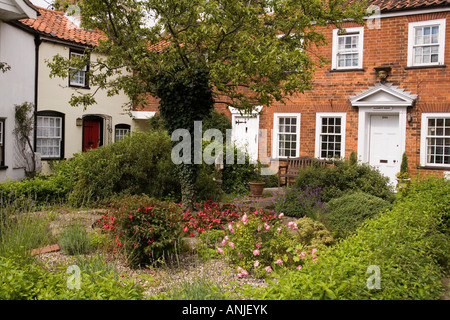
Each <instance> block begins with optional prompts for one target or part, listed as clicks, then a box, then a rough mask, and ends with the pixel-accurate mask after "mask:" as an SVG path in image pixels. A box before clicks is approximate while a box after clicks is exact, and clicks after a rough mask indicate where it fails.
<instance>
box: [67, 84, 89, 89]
mask: <svg viewBox="0 0 450 320" xmlns="http://www.w3.org/2000/svg"><path fill="white" fill-rule="evenodd" d="M69 87H70V88H75V89H86V90H90V89H91V87H89V86H77V85H74V84H69Z"/></svg>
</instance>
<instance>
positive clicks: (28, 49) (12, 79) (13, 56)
mask: <svg viewBox="0 0 450 320" xmlns="http://www.w3.org/2000/svg"><path fill="white" fill-rule="evenodd" d="M0 61H2V62H7V63H8V64H9V66H10V67H11V70H9V71H7V72H6V73H1V72H0V118H3V119H5V165H6V166H7V167H8V169H6V170H0V182H3V181H5V180H6V179H8V178H9V179H12V180H18V179H21V178H23V177H24V174H25V173H24V168H20V166H21V164H20V163H21V161H20V158H18V156H17V155H16V152H15V146H16V143H15V140H14V137H13V133H12V131H13V129H14V125H15V121H14V105H16V104H22V103H24V102H31V103H34V75H35V46H34V37H33V36H32V35H30V34H28V33H26V32H24V31H21V30H19V29H18V28H15V27H13V26H11V25H8V24H6V23H3V22H1V21H0Z"/></svg>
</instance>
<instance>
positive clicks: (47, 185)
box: [0, 175, 72, 207]
mask: <svg viewBox="0 0 450 320" xmlns="http://www.w3.org/2000/svg"><path fill="white" fill-rule="evenodd" d="M71 188H72V185H71V182H70V180H67V179H66V178H65V177H61V176H44V175H39V176H36V177H34V178H25V179H23V180H21V181H7V182H4V183H0V197H1V198H2V202H3V203H5V202H7V203H9V204H11V205H12V204H13V203H15V204H16V205H19V204H20V203H24V202H25V201H26V200H29V201H30V202H33V205H34V206H35V207H39V206H47V205H49V204H61V203H64V202H66V201H67V198H68V194H69V193H70V191H71Z"/></svg>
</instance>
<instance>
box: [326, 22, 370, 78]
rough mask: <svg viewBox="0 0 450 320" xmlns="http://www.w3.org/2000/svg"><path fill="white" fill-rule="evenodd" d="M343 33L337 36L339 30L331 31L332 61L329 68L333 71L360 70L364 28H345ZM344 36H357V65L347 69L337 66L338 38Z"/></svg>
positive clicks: (361, 66)
mask: <svg viewBox="0 0 450 320" xmlns="http://www.w3.org/2000/svg"><path fill="white" fill-rule="evenodd" d="M344 30H345V33H344V34H342V35H339V34H338V31H339V29H333V46H332V54H333V56H332V59H331V68H332V69H333V70H346V69H362V68H363V49H364V27H353V28H345V29H344ZM346 34H349V35H353V34H358V50H357V53H358V65H357V66H349V67H339V66H338V54H339V37H342V36H345V35H346Z"/></svg>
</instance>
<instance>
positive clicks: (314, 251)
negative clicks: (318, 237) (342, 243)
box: [311, 248, 317, 260]
mask: <svg viewBox="0 0 450 320" xmlns="http://www.w3.org/2000/svg"><path fill="white" fill-rule="evenodd" d="M316 251H317V249H316V248H314V249H312V251H311V256H312V258H313V260H314V259H316V258H317V255H315V254H314V253H316Z"/></svg>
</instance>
